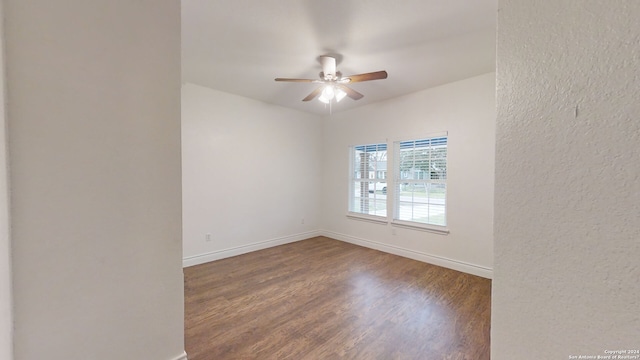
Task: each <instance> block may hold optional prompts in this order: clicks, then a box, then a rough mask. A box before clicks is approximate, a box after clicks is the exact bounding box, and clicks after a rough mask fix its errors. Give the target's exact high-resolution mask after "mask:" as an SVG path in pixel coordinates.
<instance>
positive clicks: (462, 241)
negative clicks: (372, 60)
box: [322, 73, 495, 277]
mask: <svg viewBox="0 0 640 360" xmlns="http://www.w3.org/2000/svg"><path fill="white" fill-rule="evenodd" d="M324 122H325V127H324V145H323V148H324V150H323V159H324V166H323V172H324V175H325V176H324V188H323V197H322V199H323V202H322V210H323V211H322V214H323V216H324V218H323V226H324V229H325V230H326V231H328V234H329V235H330V236H333V237H335V238H338V239H340V240H345V241H350V242H354V243H357V244H361V245H364V246H369V247H373V248H378V249H382V250H385V251H388V252H392V253H396V254H400V255H404V256H408V257H412V258H415V259H419V260H423V261H427V262H431V263H435V264H438V265H441V266H447V267H450V268H454V269H458V270H463V271H467V272H470V273H474V274H477V275H481V276H485V277H490V276H491V268H492V265H493V258H492V256H493V180H494V177H493V173H494V144H495V143H494V139H495V74H494V73H490V74H485V75H481V76H477V77H474V78H471V79H467V80H463V81H459V82H455V83H451V84H447V85H443V86H439V87H436V88H432V89H428V90H424V91H421V92H418V93H414V94H410V95H407V96H403V97H400V98H396V99H392V100H389V101H385V102H381V103H376V104H372V105H368V106H364V107H360V108H356V109H354V110H351V111H347V112H340V113H337V114H333V115H332V116H330V117H326V118H325V119H324ZM443 131H448V134H449V146H448V151H449V152H448V165H447V167H448V179H447V187H448V194H447V199H448V208H447V211H448V217H447V221H448V228H449V230H450V233H449V234H448V235H439V234H434V233H428V232H423V231H418V230H409V229H405V228H395V227H392V226H390V225H386V224H383V225H380V224H374V223H369V222H362V221H357V220H352V219H348V218H347V217H346V213H347V196H348V195H347V194H348V183H349V181H348V174H349V158H348V147H349V146H351V145H358V144H369V143H374V142H385V141H388V143H389V144H390V145H391V144H392V143H393V141H394V140H403V139H405V140H406V139H415V138H417V137H422V136H429V135H430V134H434V133H440V132H443ZM390 213H391V212H390ZM394 229H395V231H396V235H393V234H392V231H393V230H394Z"/></svg>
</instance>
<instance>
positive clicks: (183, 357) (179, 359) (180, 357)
mask: <svg viewBox="0 0 640 360" xmlns="http://www.w3.org/2000/svg"><path fill="white" fill-rule="evenodd" d="M171 360H188V359H187V352H186V351H183V352H182V355H178V357H176V358H173V359H171Z"/></svg>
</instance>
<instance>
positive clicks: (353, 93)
mask: <svg viewBox="0 0 640 360" xmlns="http://www.w3.org/2000/svg"><path fill="white" fill-rule="evenodd" d="M336 87H337V88H338V89H340V90H342V91H344V92H346V93H347V96H348V97H350V98H352V99H353V100H360V99H362V98H363V97H364V95H362V94H360V93H359V92H357V91H355V90H353V89H352V88H350V87H347V86H344V85H336Z"/></svg>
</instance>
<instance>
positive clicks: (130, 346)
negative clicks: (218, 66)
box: [4, 0, 184, 360]
mask: <svg viewBox="0 0 640 360" xmlns="http://www.w3.org/2000/svg"><path fill="white" fill-rule="evenodd" d="M4 5H5V9H4V10H5V25H6V26H5V39H6V62H7V69H8V71H7V75H6V79H7V96H8V107H7V109H8V124H9V128H8V138H9V160H10V165H11V171H10V181H11V185H12V186H11V188H12V192H11V203H12V207H11V225H12V246H13V253H12V256H13V258H12V261H13V284H14V306H15V307H14V320H15V330H14V350H15V359H16V360H33V359H48V360H62V359H94V360H100V359H105V360H107V359H108V360H112V359H128V360H134V359H135V360H143V359H148V360H169V359H171V360H173V359H177V358H178V357H180V356H182V354H183V349H184V346H183V282H182V267H181V265H182V264H181V197H180V190H181V184H180V181H181V179H180V102H179V101H180V100H179V99H180V3H179V2H177V1H173V0H139V1H89V2H87V1H80V0H61V1H49V0H30V1H24V0H7V1H5V2H4Z"/></svg>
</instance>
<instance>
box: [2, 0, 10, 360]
mask: <svg viewBox="0 0 640 360" xmlns="http://www.w3.org/2000/svg"><path fill="white" fill-rule="evenodd" d="M3 8H4V7H3V4H2V2H1V1H0V359H6V360H9V359H11V358H12V356H13V355H12V345H11V343H12V336H13V335H12V333H13V318H12V305H11V298H12V296H11V242H10V237H9V189H8V183H7V180H8V176H9V173H8V163H7V151H6V150H7V141H6V126H7V123H6V117H5V88H4V84H5V77H4V20H3V19H4V12H3V10H4V9H3Z"/></svg>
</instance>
